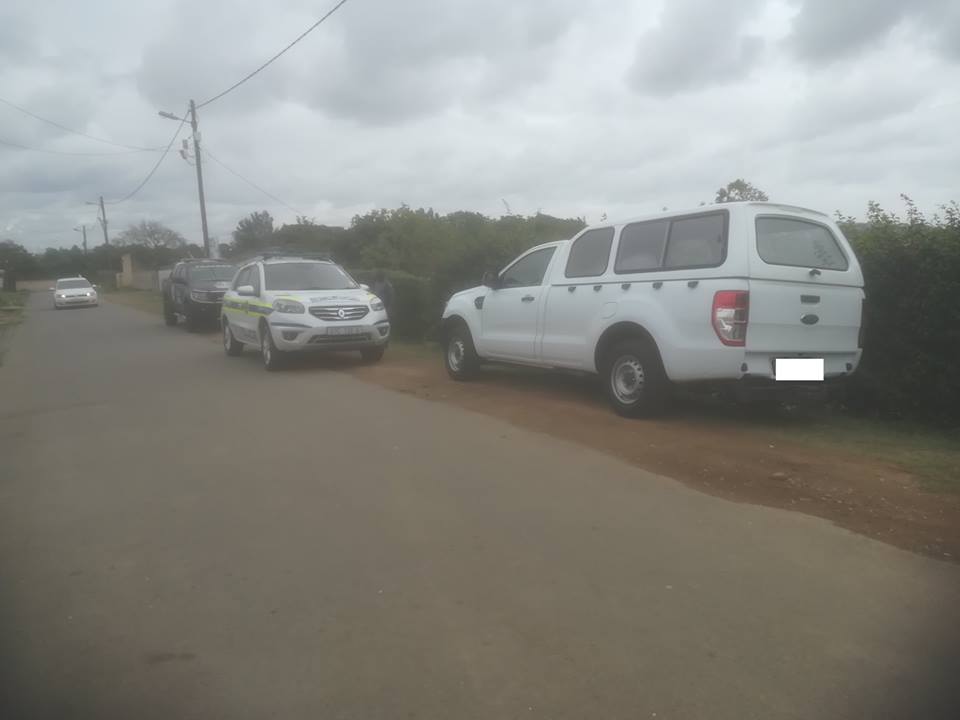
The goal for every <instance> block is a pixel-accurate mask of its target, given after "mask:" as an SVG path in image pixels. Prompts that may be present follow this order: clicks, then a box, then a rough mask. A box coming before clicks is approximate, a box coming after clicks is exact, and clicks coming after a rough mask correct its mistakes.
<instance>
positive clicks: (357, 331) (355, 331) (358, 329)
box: [327, 325, 367, 335]
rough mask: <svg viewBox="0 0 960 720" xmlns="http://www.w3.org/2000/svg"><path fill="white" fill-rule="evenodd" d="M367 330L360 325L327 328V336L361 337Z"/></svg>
mask: <svg viewBox="0 0 960 720" xmlns="http://www.w3.org/2000/svg"><path fill="white" fill-rule="evenodd" d="M366 331H367V329H366V328H365V327H363V326H362V325H360V326H356V325H351V326H348V327H328V328H327V335H362V334H363V333H365V332H366Z"/></svg>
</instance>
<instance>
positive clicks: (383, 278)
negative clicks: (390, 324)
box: [371, 270, 393, 317]
mask: <svg viewBox="0 0 960 720" xmlns="http://www.w3.org/2000/svg"><path fill="white" fill-rule="evenodd" d="M371 291H372V292H373V294H374V295H376V296H377V297H378V298H380V300H381V301H382V302H383V307H384V309H385V310H386V311H387V317H391V316H392V315H393V285H392V284H391V283H390V281H389V280H388V279H387V274H386V273H385V272H384V271H383V270H377V274H376V275H374V277H373V287H372V288H371Z"/></svg>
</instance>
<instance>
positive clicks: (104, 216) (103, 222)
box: [100, 195, 110, 245]
mask: <svg viewBox="0 0 960 720" xmlns="http://www.w3.org/2000/svg"><path fill="white" fill-rule="evenodd" d="M100 224H101V225H103V244H104V245H109V244H110V236H109V235H107V209H106V208H105V207H104V206H103V195H101V196H100Z"/></svg>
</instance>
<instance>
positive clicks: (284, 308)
mask: <svg viewBox="0 0 960 720" xmlns="http://www.w3.org/2000/svg"><path fill="white" fill-rule="evenodd" d="M273 309H274V310H276V311H277V312H281V313H290V314H294V315H296V314H298V313H303V312H306V308H304V307H303V305H301V304H300V303H298V302H297V301H296V300H274V301H273Z"/></svg>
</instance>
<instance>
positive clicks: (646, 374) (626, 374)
mask: <svg viewBox="0 0 960 720" xmlns="http://www.w3.org/2000/svg"><path fill="white" fill-rule="evenodd" d="M602 376H603V380H604V388H605V391H606V394H607V398H608V399H609V401H610V405H611V406H612V407H613V409H614V411H615V412H616V413H617V414H618V415H622V416H624V417H644V416H650V415H656V414H659V413H661V412H662V411H663V410H664V408H665V406H666V401H667V396H668V393H669V382H668V380H667V377H666V374H665V373H664V372H663V367H662V365H661V364H660V357H659V355H658V354H657V351H656V349H655V348H654V347H652V346H651V345H650V343H649V342H646V341H644V340H639V339H637V340H623V341H621V342H618V343H617V344H616V345H614V346H613V347H612V348H610V350H609V351H608V352H607V354H606V362H605V363H604V370H603V373H602Z"/></svg>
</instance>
